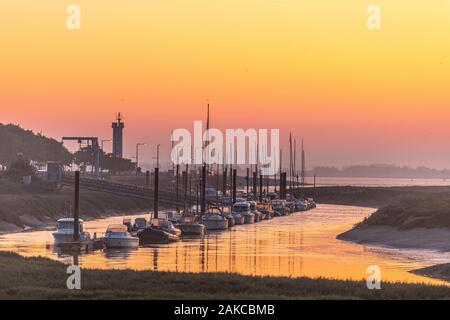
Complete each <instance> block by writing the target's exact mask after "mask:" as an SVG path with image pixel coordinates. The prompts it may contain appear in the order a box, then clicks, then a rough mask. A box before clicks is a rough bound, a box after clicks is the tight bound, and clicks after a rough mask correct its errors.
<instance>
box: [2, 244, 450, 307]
mask: <svg viewBox="0 0 450 320" xmlns="http://www.w3.org/2000/svg"><path fill="white" fill-rule="evenodd" d="M65 268H66V267H65V266H64V265H63V264H62V263H59V262H55V261H51V260H49V259H45V258H24V257H21V256H19V255H17V254H14V253H6V252H3V253H1V252H0V299H449V298H450V288H449V287H445V286H428V285H425V284H402V283H382V289H381V290H368V289H367V287H366V283H365V281H350V280H349V281H342V280H332V279H323V278H319V279H311V278H299V279H293V278H280V277H252V276H242V275H236V274H227V273H201V274H193V273H173V272H153V271H131V270H82V275H81V282H82V285H81V286H82V289H81V290H68V289H66V279H67V276H68V275H67V274H66V273H65V270H66V269H65Z"/></svg>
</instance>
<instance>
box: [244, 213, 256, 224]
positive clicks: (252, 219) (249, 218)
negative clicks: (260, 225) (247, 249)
mask: <svg viewBox="0 0 450 320" xmlns="http://www.w3.org/2000/svg"><path fill="white" fill-rule="evenodd" d="M244 223H245V224H251V223H255V215H254V214H253V213H251V214H244Z"/></svg>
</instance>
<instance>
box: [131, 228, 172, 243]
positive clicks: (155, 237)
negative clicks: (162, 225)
mask: <svg viewBox="0 0 450 320" xmlns="http://www.w3.org/2000/svg"><path fill="white" fill-rule="evenodd" d="M137 237H138V238H139V245H141V246H147V245H153V244H167V243H171V242H175V241H179V240H180V237H179V236H176V235H174V234H171V233H169V232H166V231H164V230H161V229H156V228H154V227H151V226H149V227H147V228H145V229H144V230H141V231H139V232H138V233H137Z"/></svg>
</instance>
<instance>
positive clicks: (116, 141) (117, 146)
mask: <svg viewBox="0 0 450 320" xmlns="http://www.w3.org/2000/svg"><path fill="white" fill-rule="evenodd" d="M124 127H125V124H124V123H123V122H122V115H121V114H120V112H119V113H118V114H117V121H116V122H113V123H112V129H113V155H114V156H116V157H117V158H123V128H124Z"/></svg>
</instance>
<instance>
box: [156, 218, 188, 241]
mask: <svg viewBox="0 0 450 320" xmlns="http://www.w3.org/2000/svg"><path fill="white" fill-rule="evenodd" d="M150 224H151V227H152V228H154V229H159V230H162V231H165V232H168V233H170V234H173V235H175V236H177V237H179V236H181V230H180V229H178V228H175V226H174V225H173V223H172V222H170V221H169V220H167V217H166V216H162V217H160V216H158V218H153V219H152V220H151V221H150Z"/></svg>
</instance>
